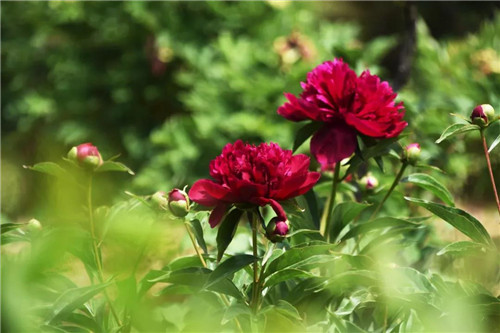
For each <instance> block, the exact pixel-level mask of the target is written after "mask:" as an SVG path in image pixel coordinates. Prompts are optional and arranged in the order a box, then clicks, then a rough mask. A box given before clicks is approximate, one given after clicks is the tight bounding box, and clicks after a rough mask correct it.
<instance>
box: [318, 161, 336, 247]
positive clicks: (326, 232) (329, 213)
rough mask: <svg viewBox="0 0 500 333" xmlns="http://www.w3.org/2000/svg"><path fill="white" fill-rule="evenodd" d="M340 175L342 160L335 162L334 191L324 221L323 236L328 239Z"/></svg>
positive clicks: (326, 208)
mask: <svg viewBox="0 0 500 333" xmlns="http://www.w3.org/2000/svg"><path fill="white" fill-rule="evenodd" d="M339 175H340V162H337V163H335V171H334V172H333V180H332V192H331V193H330V197H329V198H328V202H327V205H326V207H325V212H326V219H325V220H324V221H323V223H322V224H323V228H322V229H323V230H322V231H323V236H325V238H326V240H327V241H329V239H330V223H331V219H332V214H333V208H334V206H335V197H336V196H337V185H338V183H339Z"/></svg>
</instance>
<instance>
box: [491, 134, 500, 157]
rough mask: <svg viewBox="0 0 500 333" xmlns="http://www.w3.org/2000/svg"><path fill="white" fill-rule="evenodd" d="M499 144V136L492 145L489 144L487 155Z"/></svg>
mask: <svg viewBox="0 0 500 333" xmlns="http://www.w3.org/2000/svg"><path fill="white" fill-rule="evenodd" d="M499 143H500V134H499V135H498V136H497V138H496V139H495V141H493V143H492V144H491V146H490V148H489V149H488V153H491V151H492V150H493V149H495V147H496V146H498V144H499Z"/></svg>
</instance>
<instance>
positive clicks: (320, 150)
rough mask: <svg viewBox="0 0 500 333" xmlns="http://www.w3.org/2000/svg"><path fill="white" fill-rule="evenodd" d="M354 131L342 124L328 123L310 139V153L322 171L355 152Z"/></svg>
mask: <svg viewBox="0 0 500 333" xmlns="http://www.w3.org/2000/svg"><path fill="white" fill-rule="evenodd" d="M356 145H357V140H356V131H355V130H354V129H353V128H352V127H350V126H347V125H346V124H345V123H343V122H337V123H328V124H325V126H323V128H321V129H320V130H319V131H318V132H316V134H314V136H313V137H312V139H311V153H312V154H313V155H314V157H315V158H316V160H317V161H318V162H319V163H320V164H321V167H322V169H325V168H327V167H328V166H329V165H331V164H333V163H337V162H340V161H341V160H343V159H344V158H347V157H349V156H351V155H352V153H354V151H355V150H356Z"/></svg>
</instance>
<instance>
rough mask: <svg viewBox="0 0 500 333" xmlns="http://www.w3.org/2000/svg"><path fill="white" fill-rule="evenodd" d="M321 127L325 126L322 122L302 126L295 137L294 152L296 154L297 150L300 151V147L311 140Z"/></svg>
mask: <svg viewBox="0 0 500 333" xmlns="http://www.w3.org/2000/svg"><path fill="white" fill-rule="evenodd" d="M321 126H323V124H322V123H320V122H311V123H308V124H305V125H304V126H302V127H301V128H300V129H299V130H298V131H297V134H296V135H295V140H294V141H293V149H292V151H293V152H295V151H296V150H297V149H299V147H300V146H301V145H302V144H303V143H304V142H305V141H306V140H307V139H309V138H310V137H311V136H312V135H313V134H314V132H316V131H318V130H319V129H320V128H321Z"/></svg>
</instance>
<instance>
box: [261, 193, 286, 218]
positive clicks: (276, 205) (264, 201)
mask: <svg viewBox="0 0 500 333" xmlns="http://www.w3.org/2000/svg"><path fill="white" fill-rule="evenodd" d="M255 203H256V204H257V205H259V206H265V205H270V206H271V208H272V209H273V210H274V212H275V213H276V216H278V217H279V218H280V220H282V221H286V219H287V217H286V213H285V210H284V209H283V207H281V205H280V203H279V202H278V201H276V200H274V199H268V198H257V199H256V200H255Z"/></svg>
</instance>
